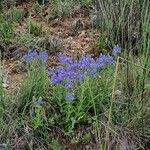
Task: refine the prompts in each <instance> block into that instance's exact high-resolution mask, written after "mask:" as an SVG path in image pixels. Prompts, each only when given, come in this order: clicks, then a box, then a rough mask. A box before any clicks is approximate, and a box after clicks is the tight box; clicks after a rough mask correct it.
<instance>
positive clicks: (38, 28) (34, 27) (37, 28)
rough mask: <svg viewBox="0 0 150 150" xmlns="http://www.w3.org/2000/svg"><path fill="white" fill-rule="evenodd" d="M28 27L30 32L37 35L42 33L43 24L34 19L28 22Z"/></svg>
mask: <svg viewBox="0 0 150 150" xmlns="http://www.w3.org/2000/svg"><path fill="white" fill-rule="evenodd" d="M27 28H28V32H29V34H33V35H35V36H40V35H42V33H43V32H42V25H39V24H37V23H36V22H33V21H32V20H29V22H28V23H27Z"/></svg>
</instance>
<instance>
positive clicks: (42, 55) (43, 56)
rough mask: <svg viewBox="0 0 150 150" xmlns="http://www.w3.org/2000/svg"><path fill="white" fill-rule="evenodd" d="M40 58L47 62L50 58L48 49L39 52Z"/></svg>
mask: <svg viewBox="0 0 150 150" xmlns="http://www.w3.org/2000/svg"><path fill="white" fill-rule="evenodd" d="M38 58H39V59H41V60H42V61H43V62H45V63H46V62H47V60H48V53H47V51H43V52H39V55H38Z"/></svg>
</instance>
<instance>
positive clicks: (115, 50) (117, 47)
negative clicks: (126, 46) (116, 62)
mask: <svg viewBox="0 0 150 150" xmlns="http://www.w3.org/2000/svg"><path fill="white" fill-rule="evenodd" d="M112 53H113V55H114V56H116V55H118V54H120V53H121V47H119V46H118V45H116V46H114V48H113V52H112Z"/></svg>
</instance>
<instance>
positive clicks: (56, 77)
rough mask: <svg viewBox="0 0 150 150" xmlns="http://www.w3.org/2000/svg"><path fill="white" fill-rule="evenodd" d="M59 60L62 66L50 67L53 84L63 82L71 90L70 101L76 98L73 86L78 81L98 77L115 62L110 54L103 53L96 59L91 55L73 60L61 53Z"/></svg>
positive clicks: (68, 99) (68, 96)
mask: <svg viewBox="0 0 150 150" xmlns="http://www.w3.org/2000/svg"><path fill="white" fill-rule="evenodd" d="M59 61H60V63H61V66H59V67H56V68H52V69H50V71H49V75H50V76H51V82H52V83H53V84H55V85H58V84H63V85H65V88H66V89H67V90H69V94H68V95H67V96H66V100H67V101H68V102H71V101H73V100H74V99H75V94H74V93H73V88H74V83H75V82H76V81H77V82H81V81H83V80H84V79H85V78H87V77H97V76H98V75H99V72H100V70H101V69H103V68H105V67H106V66H107V65H113V64H115V60H114V59H113V57H111V56H109V55H101V56H100V57H99V58H97V59H96V60H95V59H93V58H92V57H91V56H90V55H86V56H83V57H82V58H81V59H79V60H73V59H72V58H71V57H67V56H66V55H64V54H60V56H59Z"/></svg>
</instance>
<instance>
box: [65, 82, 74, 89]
mask: <svg viewBox="0 0 150 150" xmlns="http://www.w3.org/2000/svg"><path fill="white" fill-rule="evenodd" d="M73 87H74V85H73V83H72V82H68V83H66V85H65V88H66V89H73Z"/></svg>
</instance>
